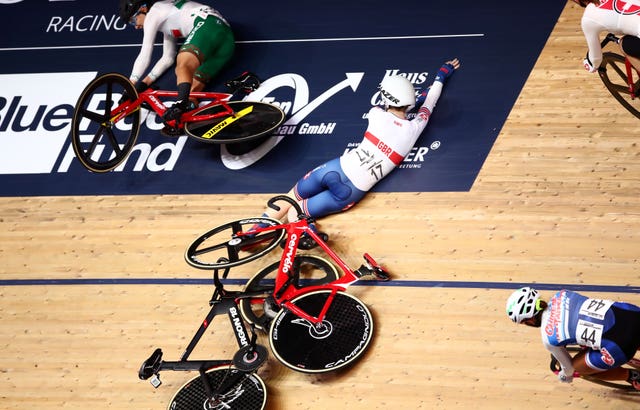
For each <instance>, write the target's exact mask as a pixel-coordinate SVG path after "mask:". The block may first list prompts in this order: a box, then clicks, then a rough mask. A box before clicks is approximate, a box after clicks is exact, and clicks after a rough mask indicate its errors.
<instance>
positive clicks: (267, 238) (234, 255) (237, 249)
mask: <svg viewBox="0 0 640 410" xmlns="http://www.w3.org/2000/svg"><path fill="white" fill-rule="evenodd" d="M256 224H265V225H268V226H275V225H279V224H280V222H279V221H277V220H275V219H271V218H247V219H239V220H237V221H233V222H229V223H227V224H224V225H220V226H218V227H217V228H213V229H212V230H210V231H209V232H207V233H205V234H204V235H201V236H200V237H199V238H198V239H196V240H195V241H193V243H192V244H191V245H190V246H189V247H188V248H187V251H186V252H185V259H186V261H187V263H188V264H189V265H191V266H193V267H196V268H199V269H220V268H226V267H232V266H238V265H242V264H243V263H247V262H250V261H252V260H255V259H257V258H260V257H261V256H263V255H265V254H267V253H269V252H271V250H273V248H275V247H276V246H278V244H279V243H280V241H281V240H282V239H283V238H284V235H285V233H286V231H285V230H284V229H276V230H273V231H267V232H262V233H258V234H255V235H247V236H242V237H238V236H236V234H237V233H239V232H246V231H249V230H250V229H251V228H252V227H253V226H254V225H256Z"/></svg>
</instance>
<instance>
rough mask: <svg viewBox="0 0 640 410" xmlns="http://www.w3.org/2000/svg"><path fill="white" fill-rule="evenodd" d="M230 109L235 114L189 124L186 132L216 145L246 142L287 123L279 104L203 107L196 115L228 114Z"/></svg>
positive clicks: (239, 104)
mask: <svg viewBox="0 0 640 410" xmlns="http://www.w3.org/2000/svg"><path fill="white" fill-rule="evenodd" d="M227 106H228V107H229V108H231V110H232V111H233V115H223V116H220V117H218V118H214V119H211V120H207V121H197V120H196V121H192V122H188V123H186V124H185V126H184V129H185V132H186V133H187V134H188V135H189V136H191V137H193V138H195V139H197V140H199V141H202V142H208V143H213V144H237V143H245V142H248V141H250V140H253V139H255V138H260V137H263V136H265V135H268V134H270V133H272V132H274V131H275V130H276V128H278V126H280V124H282V122H283V121H284V112H283V111H282V110H281V109H280V108H278V107H276V106H275V105H271V104H267V103H263V102H251V101H231V102H228V103H226V104H218V105H214V106H212V107H207V108H203V109H202V110H200V111H198V112H196V115H205V114H217V113H222V112H225V111H226V109H227Z"/></svg>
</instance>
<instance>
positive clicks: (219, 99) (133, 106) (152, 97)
mask: <svg viewBox="0 0 640 410" xmlns="http://www.w3.org/2000/svg"><path fill="white" fill-rule="evenodd" d="M189 96H190V97H194V98H197V99H202V100H211V101H210V102H209V103H207V104H206V105H204V106H202V107H197V108H196V109H194V110H191V111H189V112H186V113H185V114H183V116H182V118H181V121H180V122H179V123H178V121H177V120H174V121H169V122H168V124H169V125H172V126H182V125H183V124H184V123H186V122H193V121H208V120H212V119H215V118H220V117H226V116H229V115H233V114H234V112H233V110H232V109H231V108H230V107H229V106H228V105H227V104H226V103H227V101H228V100H229V98H231V94H226V93H215V92H204V91H201V92H192V93H190V94H189ZM169 97H173V98H177V97H178V92H177V91H165V90H153V89H147V90H145V91H143V92H141V93H140V94H139V95H138V98H137V99H136V100H134V101H124V102H123V103H122V104H120V105H118V106H117V107H116V108H115V109H114V110H113V111H112V117H111V122H112V123H116V122H118V121H119V120H120V119H122V118H124V117H126V116H128V115H129V114H131V113H133V112H134V111H136V110H138V109H139V108H140V106H141V105H142V104H143V103H147V105H149V106H150V107H151V109H152V110H153V111H154V112H155V113H156V115H158V116H159V117H162V116H163V115H164V113H165V112H166V111H167V107H166V106H165V105H164V104H163V103H162V100H161V98H169ZM214 105H219V106H221V107H223V108H224V109H223V110H222V111H221V112H218V113H215V114H194V112H195V111H196V110H198V111H200V110H202V109H205V108H208V107H212V106H214Z"/></svg>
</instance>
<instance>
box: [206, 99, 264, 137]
mask: <svg viewBox="0 0 640 410" xmlns="http://www.w3.org/2000/svg"><path fill="white" fill-rule="evenodd" d="M252 111H253V105H250V106H248V107H247V108H245V109H244V110H242V111H238V112H237V113H236V115H234V116H233V117H229V118H225V119H224V120H223V121H220V122H219V123H217V124H216V125H214V126H213V128H211V129H210V130H209V131H207V132H205V133H204V134H203V135H202V137H201V138H206V139H209V138H213V137H214V136H215V135H216V134H217V133H218V132H220V131H221V130H223V129H224V128H225V127H226V126H227V125H229V124H231V123H233V122H235V121H236V120H237V119H238V118H242V117H244V116H245V115H247V114H249V113H251V112H252Z"/></svg>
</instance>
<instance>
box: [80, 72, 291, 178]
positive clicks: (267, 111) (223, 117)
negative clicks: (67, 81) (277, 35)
mask: <svg viewBox="0 0 640 410" xmlns="http://www.w3.org/2000/svg"><path fill="white" fill-rule="evenodd" d="M233 81H234V80H231V81H229V82H227V84H228V85H229V86H230V87H232V88H236V89H239V90H242V88H243V84H237V83H233ZM258 85H259V82H258V84H251V86H252V87H256V88H257V86H258ZM253 89H255V88H252V90H253ZM243 91H244V92H245V93H248V92H250V91H251V90H243ZM125 96H126V97H127V98H125ZM234 96H235V94H228V93H218V92H193V93H191V97H193V98H197V99H198V100H199V101H200V102H201V104H200V105H199V106H197V107H195V108H194V109H192V110H190V111H187V112H185V113H184V114H183V115H182V116H181V117H180V118H179V119H178V120H172V121H168V122H166V123H165V124H166V127H165V129H166V131H165V134H166V135H168V136H176V135H181V134H182V133H186V134H187V135H188V136H190V137H192V138H194V139H196V140H198V141H201V142H205V143H213V144H226V145H227V146H229V147H240V149H244V148H245V147H244V145H247V144H248V145H250V146H253V144H255V143H256V141H258V142H261V141H262V140H263V139H265V138H267V137H268V136H269V135H270V134H271V133H272V132H274V131H275V130H276V129H277V128H278V127H279V126H280V124H282V122H283V121H284V119H285V114H284V112H283V111H282V110H281V109H280V108H279V107H277V106H275V105H272V104H268V103H264V102H257V101H232V100H231V99H232V98H233V97H234ZM176 97H177V91H165V90H158V89H153V88H148V89H146V90H144V91H142V92H141V93H138V92H137V91H136V89H135V87H134V86H133V84H132V83H131V82H130V81H129V79H128V78H126V77H125V76H123V75H121V74H118V73H107V74H103V75H100V76H98V77H96V78H95V79H94V80H93V81H91V82H90V83H89V84H88V85H87V86H86V88H85V89H84V90H83V91H82V93H81V94H80V97H79V98H78V102H77V103H76V106H75V110H74V113H73V119H72V122H71V142H72V145H73V150H74V152H75V154H76V157H77V158H78V160H79V161H80V163H81V164H82V165H83V166H84V167H85V168H87V169H88V170H90V171H93V172H109V171H111V170H113V169H114V168H116V167H117V166H118V165H119V164H121V163H122V162H123V161H124V160H125V159H126V158H127V156H128V155H129V153H130V152H131V151H132V150H133V147H134V145H135V143H136V140H137V138H138V134H139V132H140V127H141V121H140V112H141V108H145V109H147V110H149V111H150V112H155V114H156V115H157V116H158V117H159V118H162V116H163V114H164V113H165V112H166V111H167V109H168V107H167V106H166V105H165V104H164V103H163V99H167V98H173V99H175V98H176Z"/></svg>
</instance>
